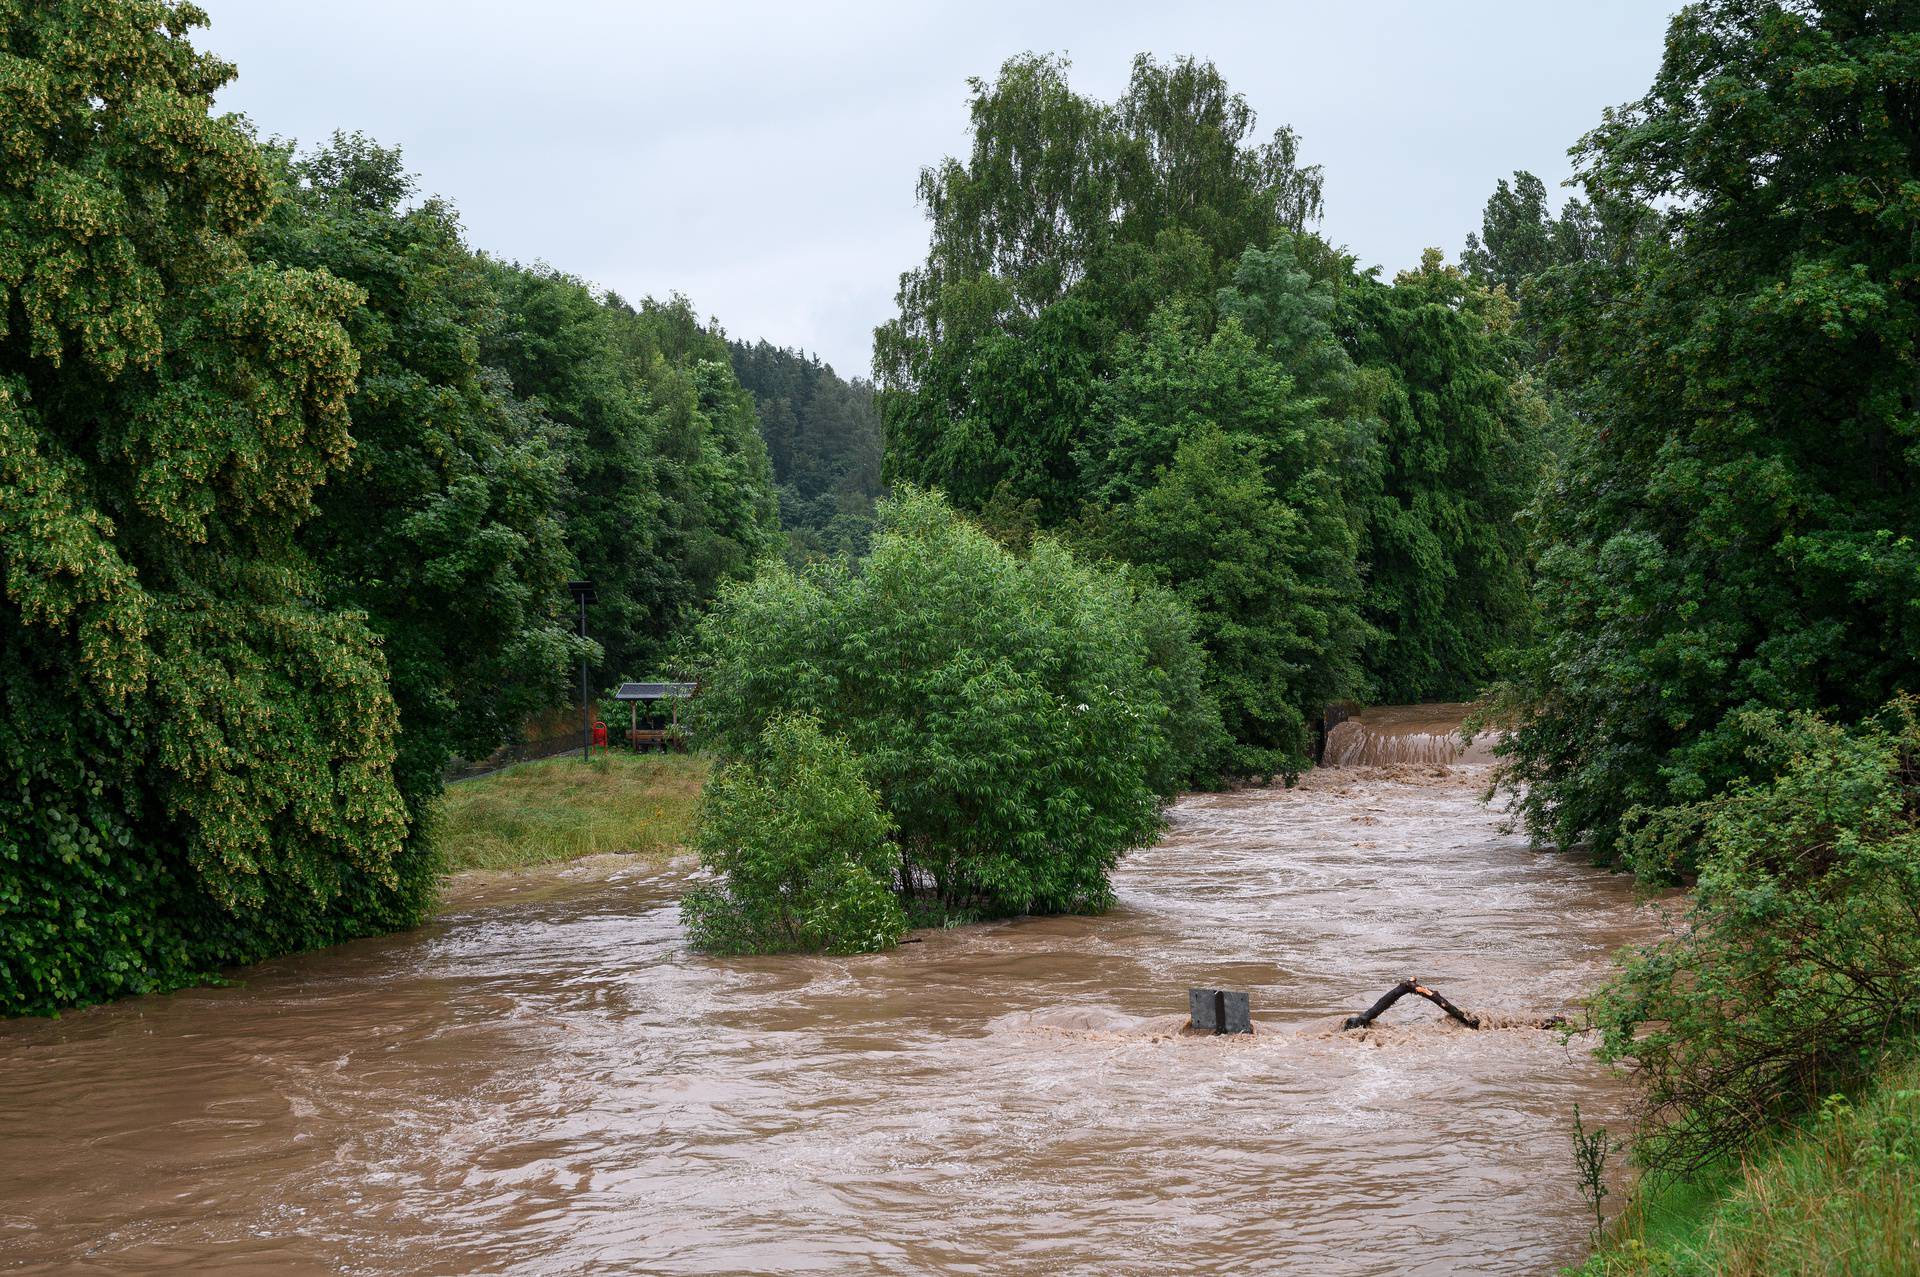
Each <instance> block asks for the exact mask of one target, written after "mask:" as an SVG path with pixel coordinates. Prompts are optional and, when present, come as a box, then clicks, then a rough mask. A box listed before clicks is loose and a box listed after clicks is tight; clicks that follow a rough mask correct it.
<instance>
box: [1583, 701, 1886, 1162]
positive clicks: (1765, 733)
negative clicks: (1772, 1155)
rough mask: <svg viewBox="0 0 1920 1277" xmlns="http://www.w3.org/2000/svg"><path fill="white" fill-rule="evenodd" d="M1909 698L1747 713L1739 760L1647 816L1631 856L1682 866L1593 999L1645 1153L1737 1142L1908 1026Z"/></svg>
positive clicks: (1687, 1155)
mask: <svg viewBox="0 0 1920 1277" xmlns="http://www.w3.org/2000/svg"><path fill="white" fill-rule="evenodd" d="M1914 711H1915V705H1914V703H1913V702H1912V701H1911V700H1904V701H1901V702H1898V703H1896V705H1894V706H1893V707H1891V708H1890V710H1889V711H1888V712H1887V713H1886V715H1884V717H1883V718H1882V720H1881V721H1879V722H1872V723H1867V724H1863V725H1861V726H1860V727H1858V728H1856V729H1854V730H1851V731H1849V730H1847V729H1844V728H1841V727H1838V726H1835V725H1833V724H1829V723H1824V722H1821V721H1819V720H1818V719H1815V718H1812V717H1811V716H1807V715H1794V716H1784V715H1781V714H1779V713H1777V712H1759V711H1756V712H1754V713H1751V714H1749V715H1747V716H1746V721H1745V723H1744V724H1743V726H1744V727H1745V728H1746V730H1747V732H1748V734H1749V736H1750V737H1751V738H1752V739H1753V740H1754V741H1755V742H1756V745H1755V746H1754V749H1753V762H1754V763H1755V765H1756V770H1759V771H1761V772H1762V773H1763V775H1767V776H1769V777H1770V779H1759V780H1748V779H1744V778H1743V779H1740V780H1737V781H1735V782H1734V783H1733V784H1732V785H1731V786H1730V787H1729V788H1728V789H1727V790H1726V791H1724V792H1723V793H1722V794H1720V795H1719V796H1717V797H1715V798H1711V799H1707V800H1704V801H1701V802H1698V803H1691V804H1686V805H1683V806H1679V807H1674V808H1669V809H1666V810H1663V811H1660V812H1658V813H1651V814H1649V815H1648V816H1647V817H1646V818H1645V819H1644V820H1642V821H1641V822H1639V823H1638V824H1637V825H1636V827H1635V828H1634V830H1633V831H1632V833H1631V834H1630V836H1629V838H1628V843H1627V845H1628V848H1629V852H1630V854H1631V856H1632V857H1633V858H1634V859H1635V861H1636V862H1637V863H1638V864H1639V865H1640V866H1641V867H1642V868H1643V869H1647V870H1651V871H1654V872H1659V871H1662V870H1666V869H1668V868H1670V867H1671V866H1672V865H1673V864H1674V863H1675V862H1679V861H1684V862H1689V863H1697V864H1698V867H1699V881H1698V884H1697V885H1696V887H1695V889H1694V892H1693V896H1692V898H1691V900H1690V902H1689V904H1688V908H1687V914H1686V918H1685V921H1684V924H1683V926H1682V928H1681V930H1680V931H1679V933H1678V935H1677V936H1675V937H1673V938H1671V939H1668V940H1665V941H1663V942H1662V943H1659V944H1656V945H1652V946H1648V947H1646V948H1643V949H1640V950H1638V951H1636V952H1635V953H1633V954H1632V955H1631V956H1630V958H1629V959H1628V961H1627V962H1626V963H1625V966H1624V969H1623V971H1622V972H1621V974H1620V975H1619V976H1618V977H1616V978H1615V980H1614V981H1613V982H1612V983H1611V984H1610V985H1609V986H1608V987H1607V988H1606V989H1605V990H1603V992H1602V994H1601V995H1600V997H1599V998H1598V999H1597V1001H1596V1005H1595V1020H1596V1022H1597V1023H1598V1025H1599V1026H1600V1028H1601V1031H1602V1035H1603V1037H1602V1044H1601V1054H1602V1056H1603V1058H1606V1059H1610V1060H1614V1061H1626V1062H1629V1063H1630V1066H1631V1070H1632V1072H1633V1073H1634V1074H1635V1075H1636V1076H1637V1077H1638V1078H1639V1079H1640V1080H1641V1082H1642V1083H1643V1084H1644V1085H1643V1091H1642V1099H1643V1102H1644V1104H1645V1105H1646V1107H1647V1109H1648V1115H1649V1117H1650V1118H1651V1119H1652V1122H1651V1123H1650V1124H1649V1125H1648V1127H1647V1135H1646V1138H1644V1139H1643V1140H1642V1145H1641V1151H1642V1153H1643V1155H1644V1156H1645V1157H1646V1159H1647V1160H1648V1162H1649V1163H1650V1164H1651V1165H1653V1166H1655V1167H1658V1168H1660V1169H1663V1170H1679V1171H1685V1170H1694V1169H1698V1168H1699V1167H1701V1166H1703V1165H1706V1164H1707V1163H1709V1162H1713V1161H1716V1160H1719V1159H1721V1158H1724V1157H1729V1156H1731V1155H1735V1154H1737V1153H1739V1152H1740V1151H1742V1150H1743V1149H1744V1148H1745V1147H1746V1146H1747V1145H1749V1144H1751V1143H1752V1142H1753V1140H1754V1139H1755V1138H1756V1137H1757V1136H1758V1135H1760V1134H1761V1133H1762V1132H1764V1131H1765V1130H1766V1128H1767V1127H1768V1126H1770V1125H1771V1124H1773V1123H1776V1122H1778V1121H1780V1120H1781V1119H1782V1118H1783V1117H1786V1116H1789V1115H1791V1114H1793V1113H1795V1112H1798V1111H1800V1110H1802V1109H1803V1108H1805V1107H1806V1106H1807V1105H1809V1104H1810V1103H1812V1102H1813V1101H1814V1100H1816V1099H1818V1097H1819V1096H1821V1095H1824V1094H1829V1093H1832V1092H1834V1091H1838V1090H1843V1089H1845V1088H1847V1087H1849V1086H1852V1085H1855V1084H1857V1083H1859V1082H1861V1081H1863V1080H1865V1078H1867V1077H1868V1076H1869V1075H1870V1074H1871V1072H1872V1069H1873V1066H1874V1065H1875V1064H1876V1063H1877V1062H1878V1061H1879V1060H1880V1059H1881V1058H1882V1056H1883V1055H1884V1054H1885V1052H1886V1051H1887V1050H1888V1048H1889V1047H1890V1045H1892V1044H1894V1043H1896V1042H1899V1041H1901V1040H1903V1039H1904V1038H1906V1037H1908V1036H1910V1035H1911V1034H1912V1033H1913V1032H1914V1031H1915V1030H1916V1029H1920V1001H1917V1000H1916V998H1915V995H1914V988H1915V982H1916V980H1920V724H1916V722H1915V718H1914Z"/></svg>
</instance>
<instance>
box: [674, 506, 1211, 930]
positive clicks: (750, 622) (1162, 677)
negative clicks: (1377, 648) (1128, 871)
mask: <svg viewBox="0 0 1920 1277" xmlns="http://www.w3.org/2000/svg"><path fill="white" fill-rule="evenodd" d="M1149 624H1152V625H1153V626H1155V627H1157V628H1155V629H1154V630H1153V632H1151V633H1149V631H1148V629H1147V626H1148V625H1149ZM1191 625H1192V622H1191V620H1190V619H1188V618H1186V617H1185V616H1184V615H1183V614H1182V613H1181V611H1180V609H1178V607H1177V606H1176V605H1173V604H1171V602H1170V601H1169V600H1167V599H1165V597H1164V596H1163V595H1160V594H1159V593H1158V592H1157V591H1155V590H1154V589H1153V588H1152V587H1150V586H1147V585H1144V584H1142V583H1138V582H1135V581H1133V580H1131V579H1129V578H1128V577H1126V576H1124V575H1122V574H1120V573H1117V572H1113V571H1103V570H1100V569H1096V568H1093V567H1089V566H1087V565H1084V564H1082V563H1079V562H1077V561H1076V560H1075V559H1074V558H1073V557H1072V556H1071V555H1070V554H1068V553H1067V551H1066V550H1064V549H1063V548H1061V547H1060V546H1059V545H1058V544H1056V543H1054V542H1053V541H1051V540H1047V539H1043V540H1041V541H1040V542H1038V543H1036V545H1035V546H1034V548H1033V550H1032V551H1031V553H1030V554H1029V555H1027V556H1026V557H1021V556H1016V555H1015V554H1013V553H1012V552H1010V551H1008V550H1006V549H1004V548H1003V547H1001V546H999V545H997V544H996V543H995V542H993V541H992V540H991V539H989V538H988V537H987V536H986V535H985V534H983V533H981V532H980V531H979V530H977V529H975V528H974V527H972V526H971V525H969V524H968V523H967V522H966V521H965V520H963V519H961V518H959V517H958V516H957V515H955V513H954V512H953V511H952V510H951V508H949V507H948V506H947V505H946V504H945V503H944V502H943V501H941V500H940V499H938V498H936V497H933V496H928V495H924V494H919V493H912V492H909V493H907V494H906V495H904V496H902V497H900V498H897V499H894V500H890V501H886V502H883V503H882V504H881V506H880V524H879V529H878V531H877V532H876V534H875V537H874V540H873V545H872V549H871V550H870V552H869V553H868V555H867V556H866V558H864V559H863V560H861V561H860V563H859V564H858V565H857V566H852V567H850V566H848V565H846V564H844V563H838V562H827V563H820V564H815V565H812V566H810V567H808V568H806V569H804V570H801V571H795V570H794V569H791V568H788V567H785V566H781V565H768V566H767V567H764V568H763V569H762V571H761V572H760V574H759V575H758V576H757V577H756V578H755V579H754V580H752V581H751V582H747V583H743V584H739V585H735V586H733V587H730V588H729V589H728V590H727V591H726V593H725V594H724V595H723V597H722V600H721V604H720V606H719V608H718V609H716V611H715V612H714V614H713V615H712V616H711V617H710V618H709V620H708V621H707V622H706V623H705V625H704V626H703V630H702V635H703V647H704V650H705V653H706V657H705V663H704V672H705V678H706V681H705V685H704V687H703V689H702V692H701V696H700V698H699V700H698V701H697V702H695V705H694V709H695V711H696V712H697V716H698V717H697V727H698V730H699V731H700V732H701V733H702V736H703V739H705V740H707V741H708V742H709V743H710V744H711V745H712V746H713V747H714V748H715V749H716V750H717V751H718V752H719V754H720V756H721V757H722V758H723V759H729V760H732V759H748V758H752V757H754V756H756V753H757V751H759V750H761V749H762V748H763V736H764V733H765V731H766V729H767V725H768V724H769V723H772V722H774V721H775V720H777V719H779V718H781V716H783V715H792V714H801V715H812V716H816V717H818V718H820V719H821V720H822V721H825V722H831V723H832V724H833V727H834V730H835V731H836V732H838V733H840V734H842V735H844V737H845V739H846V742H847V744H848V746H849V747H850V748H851V749H852V750H853V752H854V754H855V755H856V756H857V757H858V759H859V761H860V766H861V769H862V772H863V774H864V775H865V777H866V779H867V781H868V782H869V783H870V784H871V785H872V786H873V789H874V791H875V793H877V794H878V795H879V798H880V802H881V805H882V807H883V808H884V810H885V811H886V813H887V816H888V817H889V819H890V820H891V821H892V824H893V827H894V833H893V849H894V855H895V857H896V862H895V884H896V886H897V887H898V888H899V889H900V890H901V891H902V892H903V893H905V894H908V895H911V896H925V897H930V898H932V899H934V900H935V901H937V903H938V904H939V905H940V906H942V907H944V908H945V909H947V910H950V911H955V912H988V913H1020V912H1059V911H1070V910H1085V909H1099V908H1102V907H1104V906H1105V905H1106V904H1107V902H1108V901H1109V900H1110V898H1111V896H1110V891H1109V887H1108V881H1107V875H1108V873H1109V871H1110V870H1111V869H1112V868H1113V865H1114V863H1115V862H1116V861H1117V860H1118V858H1119V856H1120V855H1121V853H1123V852H1124V851H1126V850H1127V849H1128V848H1131V847H1135V846H1138V845H1140V844H1141V843H1142V842H1144V841H1145V840H1146V839H1148V838H1149V837H1151V836H1152V834H1153V833H1154V832H1155V831H1156V830H1157V829H1158V828H1159V806H1160V802H1161V801H1162V799H1163V797H1164V796H1165V795H1166V793H1168V792H1170V790H1171V789H1172V788H1173V787H1174V786H1176V785H1177V784H1179V783H1181V782H1182V781H1183V780H1184V778H1185V774H1186V773H1188V772H1190V771H1191V770H1192V768H1193V759H1192V755H1193V754H1194V752H1195V751H1199V750H1204V749H1207V748H1209V747H1213V746H1215V745H1217V743H1218V742H1217V733H1218V726H1217V715H1215V714H1213V712H1212V711H1211V709H1210V706H1209V704H1208V700H1207V694H1206V692H1205V690H1204V689H1203V688H1202V687H1201V686H1200V685H1199V683H1198V676H1199V671H1198V664H1199V660H1198V657H1197V654H1196V653H1195V651H1194V649H1193V647H1192V640H1191V638H1190V637H1189V636H1190V633H1191V628H1190V627H1191ZM1176 730H1178V731H1180V732H1182V733H1185V734H1184V735H1179V736H1176V735H1175V731H1176Z"/></svg>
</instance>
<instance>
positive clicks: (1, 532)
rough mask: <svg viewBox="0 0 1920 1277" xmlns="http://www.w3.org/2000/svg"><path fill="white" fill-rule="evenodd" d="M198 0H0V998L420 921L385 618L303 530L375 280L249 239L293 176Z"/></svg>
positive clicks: (336, 429)
mask: <svg viewBox="0 0 1920 1277" xmlns="http://www.w3.org/2000/svg"><path fill="white" fill-rule="evenodd" d="M202 22H204V15H203V14H201V13H200V11H199V10H197V9H195V8H194V7H192V6H190V5H184V4H181V5H174V4H164V3H158V2H154V0H145V2H143V0H132V2H130V3H118V4H102V3H88V2H85V0H71V2H68V3H56V4H44V5H32V6H21V5H17V4H16V5H8V6H5V7H0V49H3V50H4V53H5V55H6V59H7V61H8V64H9V65H8V68H7V73H6V75H5V76H4V78H0V95H4V104H3V105H0V153H4V155H5V163H4V164H3V165H0V305H3V307H4V309H0V323H4V330H0V566H3V567H4V589H5V594H4V601H3V602H0V682H4V685H5V694H4V696H0V706H4V709H3V710H0V715H3V716H0V759H4V760H5V766H6V785H5V788H4V790H3V791H0V1008H4V1009H5V1010H8V1011H15V1012H17V1011H23V1010H40V1009H46V1008H49V1007H53V1006H57V1005H61V1004H64V1003H71V1002H76V1001H81V1000H87V999H97V998H102V997H108V996H112V995H115V994H120V993H126V992H130V991H138V990H143V989H152V988H158V987H165V986H168V985H171V984H174V983H178V982H179V981H181V980H182V979H184V978H187V977H189V976H190V975H192V974H194V973H197V972H201V971H205V970H207V969H209V968H212V967H215V966H218V965H223V964H227V963H233V962H241V961H246V960H249V959H252V958H255V957H258V956H261V955H262V954H264V953H268V952H275V951H281V950H285V949H290V948H299V947H304V946H308V945H314V944H320V943H325V942H328V941H331V940H335V939H339V938H341V937H344V936H349V935H355V934H362V933H365V932H367V931H370V930H375V929H381V928H386V927H391V926H394V925H399V924H403V923H406V922H410V921H412V920H414V919H416V918H417V917H418V916H419V915H420V912H421V910H422V909H423V908H424V905H425V902H426V895H427V889H428V885H429V882H430V873H431V862H430V859H429V858H428V857H427V855H426V853H425V851H424V848H423V847H421V846H420V845H419V844H418V843H417V842H412V841H410V840H409V823H408V814H407V810H406V806H405V804H404V803H403V801H402V799H401V795H400V793H399V791H398V789H397V788H396V785H395V782H394V777H393V772H392V762H393V757H394V747H395V743H394V742H395V734H396V730H397V727H398V723H397V717H396V714H395V709H394V703H393V699H392V697H391V695H390V694H389V692H388V687H387V679H388V670H387V666H386V662H385V660H384V659H383V656H382V653H381V650H380V647H379V643H378V640H377V638H376V635H375V634H374V632H373V631H372V630H371V629H370V628H369V627H368V625H367V624H366V622H365V621H364V620H363V618H362V617H361V616H359V615H358V614H356V613H354V612H351V611H348V610H345V609H344V608H342V607H340V606H338V605H336V604H335V603H334V602H332V601H331V600H330V599H329V596H328V590H327V588H326V583H325V581H324V579H323V578H322V577H321V576H320V575H319V574H318V573H317V572H316V571H315V570H314V568H313V567H312V566H311V565H310V563H309V562H308V561H307V559H306V558H305V556H304V555H302V554H301V553H300V551H299V550H298V548H297V546H296V539H297V537H298V535H299V533H300V530H301V527H302V525H303V524H304V523H305V522H306V521H307V520H308V519H309V518H310V517H311V515H312V512H313V505H314V494H315V490H316V488H317V487H318V486H319V485H320V484H321V483H323V482H324V481H325V480H327V479H328V478H329V477H330V476H332V475H333V474H335V473H337V472H338V471H339V470H340V469H341V468H342V467H343V466H344V465H345V464H346V463H347V461H348V458H349V455H350V451H351V448H352V438H351V436H350V434H349V429H348V427H349V418H348V400H349V397H350V396H351V394H352V392H353V389H354V385H355V376H356V373H357V372H358V370H359V358H358V355H357V352H356V351H355V349H354V346H353V343H352V340H351V337H350V335H349V332H348V329H347V324H348V322H349V321H350V318H351V316H352V315H353V314H354V312H355V310H356V309H357V308H358V307H359V306H360V304H361V303H362V300H363V294H362V293H361V292H360V290H358V289H357V288H355V287H354V286H353V285H351V284H348V283H345V282H343V281H341V280H339V279H336V278H334V277H333V276H332V275H330V274H327V273H325V272H323V271H318V270H313V269H308V268H303V267H297V266H284V267H283V266H279V265H275V264H272V263H269V262H260V261H250V260H249V259H248V255H247V251H246V250H247V245H246V236H247V235H248V234H249V233H250V232H251V231H252V230H253V229H254V228H255V227H257V226H258V225H259V224H260V222H261V221H262V219H263V218H264V217H265V216H266V214H267V211H268V208H269V204H270V202H271V199H272V181H271V175H270V173H269V171H268V168H267V166H266V165H264V164H263V163H262V161H261V157H260V154H259V152H258V150H257V148H256V147H255V145H254V143H253V140H252V138H251V137H250V136H249V135H248V133H247V131H246V130H245V129H244V128H243V127H242V126H241V125H240V124H239V123H237V122H236V121H235V120H233V119H232V118H231V117H215V116H213V115H212V114H211V112H210V106H211V99H212V95H213V93H214V92H215V91H216V90H217V89H218V88H219V87H220V86H221V85H222V84H224V83H225V82H226V81H227V80H228V78H229V77H230V76H231V74H232V69H231V68H230V67H228V66H226V65H225V64H223V63H221V62H219V61H218V60H216V59H214V58H211V57H208V56H206V55H204V54H201V53H199V52H196V51H195V50H194V49H193V47H192V46H191V45H190V44H189V43H188V41H187V38H186V37H187V34H188V32H189V31H190V30H191V29H192V28H193V27H194V26H196V25H199V24H201V23H202Z"/></svg>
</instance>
